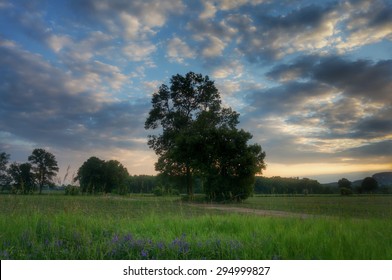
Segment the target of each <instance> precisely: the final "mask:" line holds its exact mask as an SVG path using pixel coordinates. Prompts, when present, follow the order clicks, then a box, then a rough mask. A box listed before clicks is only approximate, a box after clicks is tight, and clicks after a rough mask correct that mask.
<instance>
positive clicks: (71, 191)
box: [65, 185, 80, 195]
mask: <svg viewBox="0 0 392 280" xmlns="http://www.w3.org/2000/svg"><path fill="white" fill-rule="evenodd" d="M79 193H80V187H79V186H74V185H67V186H66V187H65V195H79Z"/></svg>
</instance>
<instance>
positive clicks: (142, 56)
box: [123, 42, 157, 61]
mask: <svg viewBox="0 0 392 280" xmlns="http://www.w3.org/2000/svg"><path fill="white" fill-rule="evenodd" d="M156 50H157V48H156V46H155V45H153V44H151V43H150V42H141V43H129V44H127V45H126V46H125V47H124V48H123V52H124V54H125V55H126V56H127V57H128V58H129V59H130V60H131V61H144V60H150V58H151V55H152V54H153V53H154V52H155V51H156Z"/></svg>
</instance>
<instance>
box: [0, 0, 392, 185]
mask: <svg viewBox="0 0 392 280" xmlns="http://www.w3.org/2000/svg"><path fill="white" fill-rule="evenodd" d="M391 54H392V1H390V0H385V1H383V0H375V1H354V0H353V1H306V0H303V1H300V0H298V1H296V0H292V1H268V0H202V1H185V0H183V1H181V0H160V1H148V0H134V1H126V0H102V1H93V0H73V1H65V0H64V1H31V0H28V1H27V0H26V1H22V0H20V1H16V0H15V1H8V0H0V152H2V151H4V152H7V153H9V154H11V161H17V162H23V161H27V157H28V155H29V154H31V152H32V150H33V149H34V148H45V149H47V150H48V151H50V152H52V153H53V154H54V155H55V156H56V158H57V160H58V162H59V165H60V170H61V172H65V170H66V168H67V166H68V165H71V169H72V170H77V169H78V168H79V166H80V165H81V164H82V163H83V162H84V161H85V160H86V159H87V158H89V157H90V156H93V155H94V156H98V157H100V158H102V159H105V160H108V159H116V160H119V161H120V162H122V163H123V164H124V165H125V166H126V167H127V169H128V171H129V173H130V174H154V173H155V171H154V162H155V161H156V156H155V154H154V152H153V151H151V150H149V149H148V147H147V144H146V141H147V135H148V134H149V133H152V132H151V131H145V130H144V122H145V119H146V116H147V114H148V111H149V109H150V106H151V105H150V101H151V96H152V94H153V92H154V91H156V90H157V88H158V86H159V85H161V84H162V83H165V84H168V83H169V79H170V77H171V76H172V75H175V74H177V73H179V74H186V73H187V72H189V71H193V72H196V73H202V74H203V75H209V76H210V78H211V79H213V80H214V81H215V84H216V86H217V87H218V89H219V91H220V93H221V96H222V99H223V102H224V104H225V106H230V107H232V108H233V109H234V110H236V111H238V112H239V113H240V114H241V117H240V121H241V123H240V127H241V128H244V129H245V130H248V131H250V132H251V133H252V134H253V135H254V138H253V141H254V142H257V143H259V144H260V145H261V146H262V147H263V149H264V150H265V151H266V153H267V157H266V162H267V165H268V167H267V170H266V171H265V172H264V174H265V175H266V176H276V175H280V176H299V177H311V178H316V179H319V180H320V181H321V182H327V181H334V180H335V181H336V180H338V179H339V178H341V177H342V176H343V175H344V176H346V177H348V178H349V179H357V178H362V176H363V175H365V174H372V173H375V172H378V171H392V55H391Z"/></svg>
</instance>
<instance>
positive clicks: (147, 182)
mask: <svg viewBox="0 0 392 280" xmlns="http://www.w3.org/2000/svg"><path fill="white" fill-rule="evenodd" d="M157 181H158V178H157V177H156V176H151V175H133V176H129V177H128V179H127V186H128V189H129V192H130V193H151V192H152V190H153V189H154V188H155V186H156V185H157V184H158V183H157Z"/></svg>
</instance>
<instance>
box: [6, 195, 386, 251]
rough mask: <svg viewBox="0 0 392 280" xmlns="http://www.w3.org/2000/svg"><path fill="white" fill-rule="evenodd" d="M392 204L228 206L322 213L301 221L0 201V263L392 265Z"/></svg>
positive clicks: (117, 201)
mask: <svg viewBox="0 0 392 280" xmlns="http://www.w3.org/2000/svg"><path fill="white" fill-rule="evenodd" d="M346 199H347V200H346ZM391 200H392V197H370V196H369V197H350V198H343V200H342V198H341V197H254V198H251V199H250V200H249V201H247V202H245V203H242V204H235V205H236V206H241V207H253V208H258V209H274V210H283V211H294V212H302V213H311V214H319V213H328V214H329V217H317V218H308V219H300V218H276V217H260V216H256V215H252V214H236V213H230V212H229V213H228V212H223V211H222V212H221V211H213V210H208V209H203V208H199V207H194V206H190V205H188V204H186V203H181V202H179V201H178V199H177V198H165V197H164V198H157V197H150V196H147V197H142V196H137V197H129V198H123V197H102V196H96V197H94V196H92V197H89V196H77V197H68V196H59V195H53V196H50V195H42V196H38V195H36V196H8V195H1V196H0V228H1V233H0V258H1V259H392V235H391V233H392V222H391V219H390V217H391V213H390V204H388V203H386V202H388V201H389V203H391ZM344 201H345V202H347V203H346V204H344V203H342V202H344ZM328 202H329V203H328ZM364 206H367V210H366V211H362V210H363V207H364ZM315 207H317V209H316V210H315V209H314V208H315ZM331 209H333V210H331ZM382 209H384V211H382ZM364 213H365V214H364ZM383 213H384V214H383Z"/></svg>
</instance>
